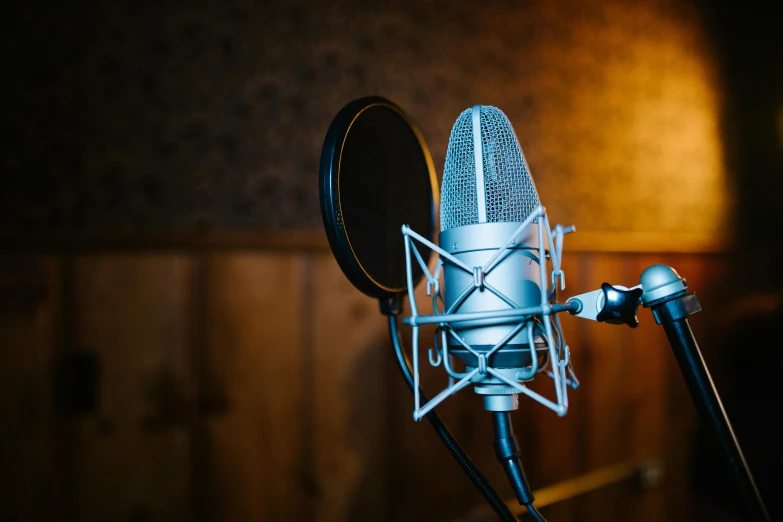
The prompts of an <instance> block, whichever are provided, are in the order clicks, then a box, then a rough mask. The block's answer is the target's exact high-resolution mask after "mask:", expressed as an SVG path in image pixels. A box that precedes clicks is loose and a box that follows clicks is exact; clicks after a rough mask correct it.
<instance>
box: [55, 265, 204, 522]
mask: <svg viewBox="0 0 783 522" xmlns="http://www.w3.org/2000/svg"><path fill="white" fill-rule="evenodd" d="M188 269H189V260H188V259H187V258H186V257H184V256H177V255H137V256H85V257H78V258H75V259H74V261H73V287H74V291H75V295H74V302H73V303H72V306H73V307H74V310H73V314H74V316H73V317H74V322H75V325H74V333H73V335H74V346H72V347H71V348H70V349H71V350H78V352H79V353H87V354H94V356H95V357H96V359H97V363H98V386H97V410H96V411H94V412H89V413H87V414H85V415H83V416H81V417H80V418H76V419H74V420H73V421H72V422H74V423H75V426H74V430H75V440H74V447H73V448H72V450H73V451H74V452H75V456H76V458H75V459H73V462H74V463H75V465H76V467H77V469H76V471H75V475H74V478H75V480H76V485H75V486H74V487H75V490H76V493H77V498H76V501H75V502H76V507H75V509H76V518H77V519H78V520H84V521H99V520H117V519H126V520H127V519H140V520H161V521H163V520H176V519H182V518H183V517H184V516H185V515H186V514H187V508H188V482H189V476H190V471H189V468H188V462H189V451H188V442H189V440H188V433H189V424H190V419H189V418H188V413H189V411H190V409H189V408H188V403H189V402H190V401H191V400H192V395H191V388H192V381H191V375H190V365H189V361H188V347H187V345H186V341H187V316H186V314H185V312H186V311H187V303H186V298H187V275H188ZM64 355H66V356H67V354H64Z"/></svg>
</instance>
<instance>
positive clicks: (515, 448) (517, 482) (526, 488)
mask: <svg viewBox="0 0 783 522" xmlns="http://www.w3.org/2000/svg"><path fill="white" fill-rule="evenodd" d="M492 424H493V425H494V427H495V442H494V446H495V455H497V457H498V460H499V461H500V464H501V465H502V466H503V471H505V472H506V476H507V477H508V481H509V482H510V483H511V488H512V489H513V490H514V495H515V496H516V497H517V500H518V501H519V503H520V505H523V506H525V508H527V512H528V513H530V515H531V516H532V517H533V518H534V519H535V520H536V521H537V522H546V520H545V519H544V517H543V516H541V513H539V512H538V510H537V509H536V507H535V506H534V505H533V501H534V500H535V497H534V496H533V492H532V491H531V490H530V484H528V482H527V477H526V476H525V470H524V469H523V468H522V460H521V459H520V456H521V455H522V450H521V449H520V448H519V442H518V441H517V437H516V435H514V426H513V425H512V424H511V414H509V412H507V411H493V412H492Z"/></svg>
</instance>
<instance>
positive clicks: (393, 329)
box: [381, 301, 544, 522]
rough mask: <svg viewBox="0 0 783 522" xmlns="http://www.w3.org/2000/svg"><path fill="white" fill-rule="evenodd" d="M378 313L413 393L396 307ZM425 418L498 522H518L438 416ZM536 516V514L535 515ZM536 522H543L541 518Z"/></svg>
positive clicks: (411, 376) (386, 307)
mask: <svg viewBox="0 0 783 522" xmlns="http://www.w3.org/2000/svg"><path fill="white" fill-rule="evenodd" d="M381 309H382V311H384V313H385V314H386V315H388V317H389V333H390V334H391V338H392V342H393V343H394V353H395V355H396V356H397V364H398V366H399V368H400V372H402V376H403V377H404V378H405V382H406V383H407V384H408V388H410V390H411V391H413V386H414V384H413V374H412V372H411V364H410V361H409V360H408V355H407V354H406V353H405V352H404V351H403V349H402V342H401V340H400V337H399V335H400V334H399V330H398V328H397V318H396V317H395V315H396V313H398V311H399V306H395V305H394V304H386V303H384V302H383V301H382V302H381ZM424 400H425V401H426V400H427V399H426V398H424ZM425 417H427V420H428V421H429V422H430V424H431V425H432V427H433V429H435V432H436V433H437V434H438V437H440V439H441V440H442V441H443V443H444V444H445V445H446V447H447V448H448V450H449V452H450V453H451V455H452V456H453V457H454V460H456V461H457V463H458V464H459V465H460V467H461V468H462V470H463V471H464V472H465V473H466V474H467V475H468V477H470V480H471V481H472V482H473V484H474V485H475V486H476V487H477V488H478V489H479V491H480V492H481V494H482V495H483V496H484V498H485V499H486V501H487V502H488V503H489V505H490V506H491V507H492V509H493V510H494V511H495V513H497V514H498V516H499V517H500V520H501V521H502V522H518V520H519V519H517V517H516V516H515V515H514V513H513V512H512V511H511V509H509V507H508V506H507V505H506V503H505V502H504V501H503V499H502V498H500V495H498V493H497V491H495V488H493V487H492V484H490V482H489V480H487V478H486V477H485V476H484V475H483V474H482V473H481V471H480V470H479V469H478V467H477V466H476V465H475V464H474V463H473V461H472V460H471V459H470V457H469V456H468V454H467V453H465V450H464V449H462V446H460V445H459V443H458V442H457V439H455V438H454V435H453V434H452V433H451V431H449V428H448V427H447V426H446V424H444V422H443V421H442V420H441V418H440V417H439V416H438V414H437V413H435V411H434V410H431V411H430V412H429V413H427V414H426V415H425ZM531 496H532V495H531ZM533 510H535V508H533ZM528 511H530V508H528ZM536 513H538V512H537V511H536ZM531 514H532V511H531ZM534 516H535V515H534ZM538 516H539V517H540V516H541V515H540V514H539V515H538ZM540 520H544V519H543V518H541V519H540Z"/></svg>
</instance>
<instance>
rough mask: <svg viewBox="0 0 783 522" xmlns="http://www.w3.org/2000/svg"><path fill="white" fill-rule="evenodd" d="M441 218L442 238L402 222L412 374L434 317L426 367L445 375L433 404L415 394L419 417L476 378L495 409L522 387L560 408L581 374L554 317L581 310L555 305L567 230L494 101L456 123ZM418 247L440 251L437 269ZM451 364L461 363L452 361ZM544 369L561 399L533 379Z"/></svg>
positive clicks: (505, 407) (510, 403) (514, 404)
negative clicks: (419, 283)
mask: <svg viewBox="0 0 783 522" xmlns="http://www.w3.org/2000/svg"><path fill="white" fill-rule="evenodd" d="M440 224H441V232H440V234H439V236H438V243H439V244H438V245H435V244H433V243H432V242H430V241H429V240H427V238H425V237H423V236H421V235H420V234H418V233H416V232H415V231H414V230H413V229H411V228H410V227H409V226H407V225H405V226H403V227H402V233H403V236H404V238H405V249H406V267H407V271H408V300H409V301H410V304H411V316H410V317H409V318H405V319H403V321H404V322H405V323H407V324H409V325H411V326H412V327H413V335H412V345H413V346H412V350H413V364H414V368H413V369H414V378H415V379H416V382H417V383H418V377H419V370H418V353H419V328H420V327H421V326H423V325H427V324H435V325H436V326H437V329H436V331H437V335H436V336H435V342H434V343H433V344H434V347H433V348H431V349H430V355H429V362H430V364H431V365H433V366H441V365H442V366H443V367H444V369H445V370H446V372H447V373H448V375H449V378H450V380H449V385H448V387H447V388H446V389H444V390H443V391H442V392H440V393H439V394H437V395H436V396H435V397H433V398H432V399H431V400H429V401H428V402H427V403H426V404H421V396H420V394H418V393H417V392H416V390H414V413H413V416H414V418H415V419H417V420H418V419H421V418H422V416H423V415H425V414H426V413H427V412H428V411H430V410H431V409H432V408H434V407H435V406H437V404H439V403H440V402H442V401H443V400H445V399H446V398H447V397H448V396H450V395H453V394H454V393H456V392H457V391H459V390H461V389H463V388H465V387H467V386H469V385H472V386H473V389H474V391H475V392H476V393H477V394H480V395H483V396H484V407H485V408H486V409H487V410H490V411H495V412H504V411H511V410H515V409H517V408H518V400H517V399H518V395H519V394H524V395H527V396H528V397H530V398H532V399H534V400H536V401H537V402H539V403H541V404H543V405H544V406H546V407H548V408H550V409H552V410H553V411H555V412H556V413H557V414H558V415H561V416H562V415H565V413H566V411H567V409H568V396H567V392H566V386H567V385H571V386H572V387H575V386H577V381H576V378H575V377H574V376H573V372H571V369H570V358H569V355H568V353H569V350H568V346H567V345H566V343H565V339H564V337H563V334H562V331H561V329H560V325H559V321H558V320H557V318H556V315H555V314H557V313H559V312H563V311H566V310H568V311H574V310H576V309H577V308H578V306H579V305H578V303H568V304H558V303H557V302H556V294H555V292H554V288H555V285H556V284H557V283H560V285H559V286H560V288H561V289H563V288H564V277H563V272H562V270H561V268H560V258H561V253H562V240H563V234H564V233H566V232H567V231H568V229H564V228H563V227H561V226H560V225H558V226H557V227H555V228H554V229H550V226H549V220H548V217H547V215H546V211H545V210H544V207H543V206H541V204H540V202H539V198H538V193H537V192H536V187H535V185H534V184H533V179H532V178H531V177H530V171H529V170H528V166H527V162H526V161H525V157H524V155H523V154H522V149H521V148H520V146H519V142H518V141H517V137H516V135H515V134H514V129H513V128H512V127H511V123H510V122H509V120H508V118H507V117H506V115H505V114H503V112H502V111H500V110H499V109H497V108H495V107H490V106H484V105H476V106H474V107H472V108H470V109H467V110H466V111H464V112H463V113H462V114H460V116H459V118H457V121H456V123H455V124H454V127H453V128H452V131H451V137H450V139H449V146H448V151H447V153H446V164H445V167H444V171H443V185H442V189H441V206H440ZM417 245H421V246H424V247H426V248H429V249H431V250H433V251H435V252H437V254H438V256H439V258H440V260H439V263H438V265H437V269H436V271H435V272H434V273H431V272H430V270H429V269H428V267H426V266H425V263H424V259H423V257H422V256H421V254H420V253H419V251H418V247H417ZM415 263H417V264H418V266H419V267H420V268H421V270H422V271H423V273H424V274H425V276H426V278H427V294H428V295H429V296H431V298H432V299H431V300H432V310H433V313H432V314H426V313H422V312H420V311H419V305H418V304H417V302H416V294H415V292H414V287H415V281H414V279H413V277H412V269H413V267H414V266H416V264H415ZM549 264H551V266H552V271H551V273H550V272H548V271H547V267H548V265H549ZM441 269H442V270H441ZM441 276H442V278H443V279H442V281H443V282H442V284H441V283H440V277H441ZM550 284H551V286H550ZM455 360H456V361H460V362H461V363H462V365H464V368H459V366H460V365H459V364H452V363H454V362H455ZM541 372H545V373H546V374H547V375H548V376H550V377H551V378H552V379H553V381H554V384H555V398H554V400H552V399H550V398H547V397H545V396H543V395H541V394H539V393H537V392H536V391H534V390H531V389H530V388H528V387H527V386H526V383H527V381H530V380H531V379H533V378H534V377H535V375H536V374H538V373H541Z"/></svg>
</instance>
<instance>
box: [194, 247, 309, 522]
mask: <svg viewBox="0 0 783 522" xmlns="http://www.w3.org/2000/svg"><path fill="white" fill-rule="evenodd" d="M208 263H209V265H208V270H207V273H208V282H207V299H208V303H207V321H208V328H207V333H206V335H207V342H208V346H209V361H210V366H211V375H210V379H211V388H210V390H211V391H210V393H211V398H210V399H209V400H208V401H207V403H209V404H212V405H213V406H212V407H211V408H209V409H207V410H206V411H204V412H203V413H202V415H203V416H204V417H205V419H204V420H203V422H204V423H205V425H206V432H207V435H208V439H207V444H205V446H204V447H203V448H202V449H203V453H202V454H201V455H195V456H194V457H195V458H197V459H204V460H206V461H207V462H206V464H205V466H204V469H207V470H209V476H206V477H198V480H202V481H206V482H207V484H206V486H205V487H203V488H202V489H201V491H202V492H203V493H204V494H207V495H209V498H208V499H207V500H206V501H205V500H204V499H201V500H199V502H201V503H202V504H203V505H204V507H205V508H206V510H207V511H206V512H205V513H196V514H195V516H196V517H200V518H203V519H207V520H215V521H218V520H219V521H225V522H231V521H237V522H239V521H246V520H281V521H284V520H303V519H305V518H306V517H305V515H306V513H307V510H308V504H309V502H308V501H307V500H303V499H306V498H307V497H306V495H303V493H304V488H303V486H304V483H305V480H304V479H305V477H306V473H307V472H308V470H307V466H308V464H309V463H307V462H304V461H303V456H304V455H305V453H304V452H303V448H304V446H305V444H306V440H307V437H308V436H310V434H309V433H305V432H304V431H303V429H302V428H303V420H302V419H303V415H304V414H305V408H306V407H309V405H306V398H305V397H304V396H303V392H304V390H305V389H306V384H305V383H304V382H303V379H302V368H303V358H302V354H303V343H302V341H303V337H302V329H301V327H300V326H301V324H302V321H303V317H302V310H303V308H302V305H303V299H304V292H303V289H302V286H301V285H302V276H303V273H304V268H305V265H304V264H303V259H302V258H301V257H299V256H285V255H266V254H225V255H215V256H213V257H211V258H210V259H209V260H208ZM202 399H203V397H202Z"/></svg>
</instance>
